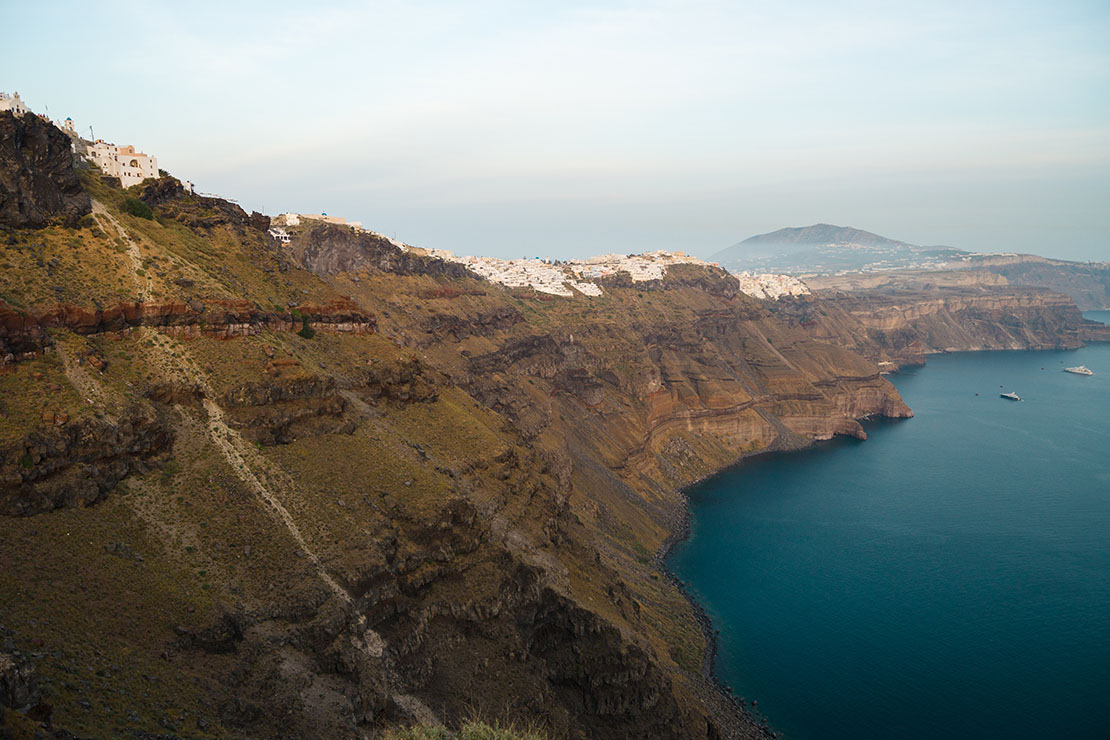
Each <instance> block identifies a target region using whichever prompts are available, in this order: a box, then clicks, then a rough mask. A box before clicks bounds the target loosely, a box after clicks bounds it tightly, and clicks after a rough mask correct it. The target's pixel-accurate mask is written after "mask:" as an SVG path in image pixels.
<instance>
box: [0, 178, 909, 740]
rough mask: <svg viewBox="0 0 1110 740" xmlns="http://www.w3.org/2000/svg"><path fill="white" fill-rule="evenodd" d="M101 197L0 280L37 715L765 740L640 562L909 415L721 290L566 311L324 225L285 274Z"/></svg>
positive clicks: (273, 733) (8, 501) (195, 225)
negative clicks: (749, 497)
mask: <svg viewBox="0 0 1110 740" xmlns="http://www.w3.org/2000/svg"><path fill="white" fill-rule="evenodd" d="M156 185H157V184H156ZM86 187H88V188H89V189H90V190H91V191H92V194H93V196H94V198H95V208H94V218H95V222H96V226H95V228H84V229H81V230H69V229H65V228H63V227H61V226H57V225H53V226H48V227H47V228H45V229H44V230H43V231H42V232H35V234H36V235H35V236H34V237H32V236H30V235H28V234H27V233H24V232H16V233H15V237H16V243H15V244H14V245H9V246H7V247H4V249H6V250H7V251H6V252H5V254H4V258H5V259H6V260H10V261H11V263H12V264H13V265H16V266H17V268H18V269H12V270H8V271H4V272H2V273H0V296H4V297H5V303H4V304H3V313H2V320H0V340H2V341H3V343H4V348H5V357H6V365H5V366H4V368H3V369H2V371H0V541H3V542H4V543H5V547H4V548H0V597H2V598H0V600H2V603H4V604H5V607H4V611H3V613H0V622H2V623H3V624H0V627H3V628H7V629H10V630H12V638H11V641H12V643H13V645H14V646H18V648H19V649H20V651H21V653H22V654H24V655H26V656H30V660H31V662H32V663H33V664H34V669H35V670H36V671H37V673H38V675H40V676H42V677H44V678H45V679H49V681H44V682H43V688H42V704H41V705H40V708H39V709H37V710H36V711H37V714H35V715H34V716H36V717H38V716H45V717H52V721H53V724H54V726H55V727H65V728H66V729H67V730H69V731H71V732H74V733H76V734H79V735H82V736H109V735H113V734H119V732H121V731H132V730H133V731H136V732H145V733H148V734H157V735H165V734H166V733H170V734H184V735H190V734H199V735H202V736H204V735H213V736H219V737H246V736H250V737H283V736H288V735H290V734H296V735H302V736H311V737H337V738H338V737H343V738H346V737H360V736H367V737H369V736H373V735H374V733H377V732H379V731H381V730H382V729H384V728H388V727H395V726H398V725H405V724H409V723H412V722H430V721H444V722H447V723H449V724H450V723H454V722H456V721H457V720H458V719H459V718H460V717H463V716H465V715H467V714H468V713H470V712H473V711H475V710H477V711H479V712H480V713H482V714H484V715H492V716H495V717H505V718H507V719H515V720H521V721H525V722H529V723H532V722H535V723H538V724H539V725H540V726H541V727H542V728H543V729H545V730H546V731H547V732H549V733H550V734H551V735H552V736H554V737H599V738H623V737H660V738H668V737H675V738H679V737H681V738H702V737H718V736H728V737H758V736H761V735H762V734H763V731H762V730H760V729H759V727H758V724H757V723H756V722H755V721H754V720H753V719H752V718H751V717H750V716H748V715H746V714H744V713H743V712H742V711H740V710H739V708H738V707H737V706H735V705H734V704H731V703H730V702H728V701H727V700H726V699H725V698H724V697H722V696H721V695H720V694H719V693H717V692H716V691H715V690H714V689H713V688H712V686H711V685H710V684H709V683H708V682H707V681H706V679H705V677H704V676H703V675H702V674H701V673H700V668H701V665H702V654H703V648H704V639H703V636H702V634H701V631H700V629H699V628H698V626H697V624H696V622H695V621H694V619H693V613H692V610H691V607H690V605H689V603H688V602H687V601H686V600H685V598H684V597H683V596H682V594H681V593H679V592H678V591H677V590H676V589H675V588H674V587H673V586H672V585H671V584H670V582H669V581H668V580H667V579H665V578H663V577H661V575H660V573H659V572H658V571H657V569H656V567H655V566H654V565H653V564H652V554H653V553H654V552H656V551H657V550H658V549H659V547H660V546H661V545H662V543H663V542H664V541H665V540H666V539H667V537H668V536H669V535H670V534H671V533H672V532H673V531H674V528H675V527H676V525H677V523H678V521H679V520H680V518H681V515H682V511H683V502H682V498H681V495H680V494H679V492H678V489H679V488H680V487H681V486H684V485H686V484H688V483H690V482H692V481H694V480H696V479H698V478H700V477H702V476H704V475H707V474H709V473H711V472H713V471H714V470H716V469H719V468H720V467H722V466H724V465H727V464H730V463H731V462H733V461H735V460H736V459H737V458H738V457H740V456H741V455H743V454H746V453H751V452H758V451H761V450H767V449H772V448H776V447H793V446H797V445H800V444H805V443H806V442H808V441H809V440H812V439H822V438H827V437H829V436H832V435H834V434H849V435H855V436H862V435H863V430H862V428H861V427H860V426H859V423H858V421H857V419H858V418H859V417H862V416H866V415H870V414H883V415H887V416H907V415H909V413H910V412H909V409H907V408H906V406H905V405H904V404H903V403H902V402H901V399H900V398H899V397H898V395H897V393H896V391H895V390H894V389H893V387H892V386H890V384H889V383H887V382H886V381H885V380H884V379H882V378H881V377H880V376H879V374H878V369H877V368H876V366H875V365H874V364H872V363H871V362H869V361H868V360H866V359H864V358H862V357H860V356H859V355H857V354H854V353H852V352H850V351H848V350H846V349H844V348H841V347H837V346H833V345H830V344H826V343H821V342H818V341H815V340H814V339H813V338H812V337H810V336H807V335H806V333H805V332H804V331H801V330H799V329H796V328H791V327H789V326H787V325H785V324H784V323H783V322H781V321H779V320H778V319H776V318H775V317H774V316H773V315H772V314H771V313H770V312H769V311H768V310H767V308H765V307H764V306H763V305H762V304H760V303H759V302H757V301H754V300H752V299H750V298H747V297H746V296H744V295H742V294H740V293H739V292H738V290H737V287H736V282H735V280H733V279H732V278H731V277H729V276H728V275H727V274H725V273H724V272H722V271H719V270H704V269H675V270H672V271H671V272H670V273H668V275H667V277H666V278H665V279H663V280H660V281H656V282H654V283H650V284H630V283H629V284H625V283H622V282H621V281H619V280H616V281H612V282H611V283H610V284H608V285H607V286H606V288H605V295H603V296H601V297H600V298H595V299H586V298H583V297H579V298H566V299H564V298H557V299H552V298H551V297H549V296H542V295H537V294H533V293H527V292H510V291H506V290H504V289H502V288H500V287H498V286H496V285H491V284H489V283H486V282H483V281H480V280H478V279H475V278H474V277H473V276H471V275H469V273H467V272H466V271H465V270H461V269H460V268H458V267H457V266H453V265H450V264H448V263H443V262H441V261H438V260H431V259H428V258H426V257H421V256H419V255H414V254H411V253H405V252H401V251H400V250H398V249H397V248H396V247H395V246H393V245H392V244H390V243H389V242H388V241H387V240H377V239H375V238H374V237H372V235H357V234H355V233H354V232H351V231H350V230H344V229H342V228H340V227H329V228H322V229H316V228H314V227H313V228H309V229H305V230H301V231H298V232H297V233H296V234H295V238H294V243H293V245H292V246H291V247H290V250H289V252H288V253H285V252H282V251H280V248H279V247H278V246H277V245H276V244H274V243H272V241H270V240H268V237H266V236H265V234H264V232H262V231H261V230H260V228H258V227H257V226H256V225H253V224H252V221H253V220H255V219H253V218H252V217H250V216H247V215H246V214H242V213H241V212H238V213H237V212H236V211H235V209H234V208H232V207H231V206H230V204H228V205H226V206H222V205H218V204H217V205H213V204H211V203H207V202H206V201H205V200H204V199H197V198H195V197H192V196H188V195H186V194H183V193H181V192H180V191H179V190H178V189H177V188H176V187H173V186H172V184H170V185H165V184H163V185H159V186H157V187H155V188H153V189H147V190H146V191H145V192H144V198H147V200H148V202H150V203H152V207H153V209H154V212H155V219H154V220H153V221H147V220H142V219H136V218H134V217H132V216H129V215H128V214H126V213H124V212H123V211H122V209H121V208H120V204H121V202H122V199H123V194H122V193H121V192H120V191H118V190H114V189H112V188H110V187H108V186H107V185H105V184H104V183H101V182H99V181H96V180H89V181H88V182H86ZM337 229H338V230H337ZM74 255H80V256H81V259H79V260H78V259H75V258H74ZM283 266H284V267H283ZM94 268H95V269H94ZM55 287H56V288H57V290H55ZM59 294H61V295H68V296H71V297H72V299H71V300H68V301H66V302H61V303H59V302H58V301H56V300H55V298H54V296H56V295H59ZM80 295H84V296H86V299H85V301H81V300H80V299H79V296H80ZM32 625H33V626H32ZM51 713H52V715H51ZM21 716H23V715H21ZM26 716H28V717H30V716H31V713H30V712H29V713H28V714H27V715H26ZM194 728H195V731H194Z"/></svg>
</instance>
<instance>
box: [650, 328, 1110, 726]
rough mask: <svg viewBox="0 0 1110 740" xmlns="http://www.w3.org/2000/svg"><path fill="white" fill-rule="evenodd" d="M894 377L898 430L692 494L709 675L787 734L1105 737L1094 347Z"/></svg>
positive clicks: (1109, 391) (1104, 564)
mask: <svg viewBox="0 0 1110 740" xmlns="http://www.w3.org/2000/svg"><path fill="white" fill-rule="evenodd" d="M1085 315H1086V316H1087V317H1088V318H1092V319H1094V320H1096V321H1102V322H1104V323H1110V311H1092V312H1087V313H1086V314H1085ZM1074 365H1086V366H1087V367H1089V368H1090V369H1091V370H1093V371H1094V372H1095V375H1093V376H1081V375H1073V374H1070V373H1065V372H1062V369H1063V368H1064V367H1066V366H1074ZM890 380H891V382H893V383H894V385H895V386H896V387H897V388H898V390H899V392H900V393H901V394H902V397H903V398H904V399H905V401H906V403H908V404H909V405H910V407H911V408H912V409H913V410H914V413H915V414H916V416H915V417H914V418H912V419H904V420H875V421H870V422H866V423H865V425H864V427H865V429H866V430H867V433H868V439H867V440H866V441H859V440H854V439H840V438H838V439H835V440H831V441H829V442H824V443H819V444H817V445H814V446H813V447H811V448H809V449H807V450H804V451H801V452H791V453H774V454H768V455H763V456H759V457H754V458H750V459H748V460H745V461H743V462H742V463H740V464H739V465H737V466H735V467H733V468H730V469H728V470H725V471H724V472H722V473H720V474H718V475H716V476H714V477H713V478H710V479H707V480H705V481H703V482H702V483H700V484H698V485H696V486H694V487H692V488H691V489H690V490H689V491H688V496H689V501H690V509H691V535H690V538H689V539H688V540H686V541H685V542H683V543H680V544H679V545H678V546H677V547H676V548H675V549H674V550H673V551H672V552H671V554H670V556H669V558H668V563H667V564H668V567H669V568H670V569H671V571H672V572H673V573H674V574H675V575H676V576H677V577H678V578H679V579H680V580H681V581H683V583H685V584H686V586H687V588H688V590H689V591H690V594H691V596H692V597H693V598H694V599H695V600H696V601H697V602H698V603H699V604H701V606H702V607H704V608H705V610H706V612H707V613H708V615H709V617H710V618H711V620H712V622H713V626H714V628H715V629H717V630H719V640H718V655H717V661H716V668H715V672H716V675H717V678H718V679H719V680H720V681H721V682H722V683H723V684H725V685H726V686H728V687H729V688H730V689H731V690H732V691H733V692H734V693H735V694H736V695H737V696H738V697H743V699H744V700H745V702H746V703H747V704H748V706H749V707H753V708H754V709H753V710H754V712H755V713H756V714H757V715H762V716H765V717H766V718H767V719H768V721H769V723H770V726H771V728H772V729H774V730H776V731H777V732H778V733H779V734H780V736H782V737H786V738H789V739H791V740H818V739H820V740H848V739H849V738H850V739H851V740H917V739H920V740H925V739H926V738H928V739H930V740H931V739H934V738H975V739H977V740H984V739H991V738H998V739H999V740H1002V739H1005V740H1017V739H1020V738H1067V740H1087V739H1090V740H1094V739H1096V738H1097V739H1098V740H1106V739H1107V738H1110V343H1104V344H1092V345H1090V346H1088V347H1084V348H1082V349H1079V350H1074V351H1044V352H966V353H957V354H948V355H934V356H930V357H929V358H928V364H927V365H926V366H924V367H921V368H916V369H911V370H908V371H905V372H903V373H901V374H898V375H894V376H891V377H890ZM1003 391H1013V392H1015V393H1017V394H1018V395H1019V396H1021V398H1022V401H1020V402H1017V401H1009V400H1006V399H1003V398H1001V397H1000V395H999V394H1000V393H1001V392H1003Z"/></svg>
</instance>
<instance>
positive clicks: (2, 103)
mask: <svg viewBox="0 0 1110 740" xmlns="http://www.w3.org/2000/svg"><path fill="white" fill-rule="evenodd" d="M6 110H10V111H11V112H12V113H14V114H16V115H17V116H22V115H23V114H24V113H26V112H27V106H26V105H24V103H23V101H22V100H20V98H19V93H12V94H11V95H8V94H7V93H6V92H0V111H6Z"/></svg>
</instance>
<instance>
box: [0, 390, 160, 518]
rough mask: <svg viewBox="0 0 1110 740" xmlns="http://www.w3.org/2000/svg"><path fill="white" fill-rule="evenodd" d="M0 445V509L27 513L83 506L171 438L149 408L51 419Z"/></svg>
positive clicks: (147, 462) (139, 466) (138, 467)
mask: <svg viewBox="0 0 1110 740" xmlns="http://www.w3.org/2000/svg"><path fill="white" fill-rule="evenodd" d="M49 421H50V426H44V427H42V428H39V429H36V430H34V431H32V432H31V433H30V434H28V435H27V436H26V437H24V438H23V439H22V440H19V441H18V442H16V443H14V444H8V445H6V446H4V447H3V448H0V476H2V477H0V514H3V515H7V516H30V515H33V514H41V513H43V512H48V511H52V510H54V509H59V508H63V507H72V506H88V505H90V504H92V503H95V502H96V501H97V500H99V499H100V498H101V497H102V496H104V495H105V494H106V493H107V492H108V491H110V490H112V489H113V488H114V487H115V485H116V484H117V483H118V482H119V481H121V480H123V479H124V478H126V477H127V476H129V475H131V474H132V473H136V472H142V471H145V470H146V469H147V468H148V467H149V466H150V465H151V464H153V463H154V462H155V461H156V460H157V459H158V458H159V456H161V455H162V454H164V453H165V452H166V451H167V450H168V449H169V447H170V445H171V444H172V442H173V437H174V434H173V431H172V430H171V429H170V428H169V427H168V426H167V424H166V423H165V422H164V421H163V420H162V419H161V418H159V417H158V415H157V414H155V413H154V412H153V411H152V410H151V409H150V408H149V407H147V406H143V405H135V406H132V407H131V408H129V409H127V410H126V412H125V413H124V414H122V415H121V416H120V417H119V418H117V419H110V418H104V419H96V418H86V419H75V420H69V419H65V418H56V417H55V416H53V415H52V417H51V419H50V420H49Z"/></svg>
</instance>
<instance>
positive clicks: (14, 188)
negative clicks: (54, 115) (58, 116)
mask: <svg viewBox="0 0 1110 740" xmlns="http://www.w3.org/2000/svg"><path fill="white" fill-rule="evenodd" d="M91 211H92V201H91V200H90V199H89V195H88V193H86V192H85V191H84V189H83V188H82V187H81V183H80V182H78V180H77V175H76V173H75V172H74V171H73V151H72V142H71V141H70V138H69V137H68V136H66V135H65V134H64V133H62V131H61V130H60V129H59V128H58V127H56V126H54V125H53V124H51V123H49V122H48V121H45V120H43V119H41V118H39V117H38V116H36V115H33V114H31V113H27V114H25V115H23V116H16V115H15V114H13V113H11V112H10V111H4V112H2V113H0V226H7V227H11V228H39V227H42V226H46V225H47V224H48V223H50V222H51V221H54V220H55V219H58V220H61V221H62V222H63V223H66V224H68V225H73V224H75V223H76V222H77V220H78V219H80V218H81V217H82V216H85V215H86V214H88V213H90V212H91Z"/></svg>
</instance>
